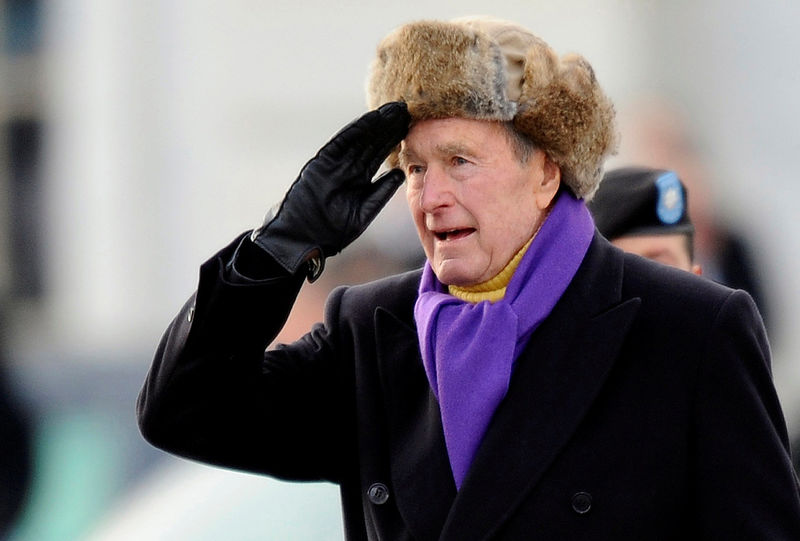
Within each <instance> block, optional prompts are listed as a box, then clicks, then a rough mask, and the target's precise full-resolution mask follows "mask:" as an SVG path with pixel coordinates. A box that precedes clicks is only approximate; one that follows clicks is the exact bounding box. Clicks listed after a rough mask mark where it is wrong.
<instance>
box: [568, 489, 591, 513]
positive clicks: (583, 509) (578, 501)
mask: <svg viewBox="0 0 800 541" xmlns="http://www.w3.org/2000/svg"><path fill="white" fill-rule="evenodd" d="M591 508H592V495H591V494H589V493H588V492H576V493H575V494H573V495H572V509H574V510H575V512H576V513H578V514H579V515H585V514H586V513H588V512H589V510H590V509H591Z"/></svg>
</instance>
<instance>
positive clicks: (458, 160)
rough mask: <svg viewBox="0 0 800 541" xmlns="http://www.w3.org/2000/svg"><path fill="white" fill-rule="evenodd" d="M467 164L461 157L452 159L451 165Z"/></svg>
mask: <svg viewBox="0 0 800 541" xmlns="http://www.w3.org/2000/svg"><path fill="white" fill-rule="evenodd" d="M468 163H469V161H468V160H466V159H464V158H462V157H461V156H455V157H453V165H466V164H468Z"/></svg>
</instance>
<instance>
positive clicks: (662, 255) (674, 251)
mask: <svg viewBox="0 0 800 541" xmlns="http://www.w3.org/2000/svg"><path fill="white" fill-rule="evenodd" d="M611 243H612V244H613V245H615V246H617V247H618V248H620V249H621V250H623V251H625V252H630V253H632V254H638V255H640V256H643V257H646V258H648V259H652V260H653V261H658V262H659V263H664V264H665V265H670V266H672V267H676V268H679V269H683V270H685V271H689V272H693V273H695V274H701V272H700V267H699V266H698V265H693V264H692V258H691V257H690V255H689V250H688V247H687V240H686V236H685V235H681V234H676V235H641V236H639V235H637V236H630V237H617V238H616V239H613V240H612V241H611Z"/></svg>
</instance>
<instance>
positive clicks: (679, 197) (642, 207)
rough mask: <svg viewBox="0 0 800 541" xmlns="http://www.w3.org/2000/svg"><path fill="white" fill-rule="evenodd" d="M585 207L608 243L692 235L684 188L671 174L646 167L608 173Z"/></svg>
mask: <svg viewBox="0 0 800 541" xmlns="http://www.w3.org/2000/svg"><path fill="white" fill-rule="evenodd" d="M588 206H589V210H590V211H591V212H592V215H593V216H594V223H595V225H596V226H597V229H598V230H599V231H600V233H601V234H602V235H603V236H604V237H606V238H607V239H611V240H613V239H615V238H618V237H625V236H634V235H665V234H676V233H683V234H692V233H694V226H693V225H692V222H691V221H690V220H689V213H688V206H687V199H686V187H685V186H684V185H683V182H681V180H680V179H679V178H678V175H677V174H675V172H673V171H668V170H664V169H650V168H646V167H624V168H620V169H613V170H611V171H608V172H607V173H606V174H605V176H604V177H603V180H602V181H601V182H600V188H599V189H598V190H597V193H595V195H594V198H593V199H592V200H591V201H590V202H589V203H588Z"/></svg>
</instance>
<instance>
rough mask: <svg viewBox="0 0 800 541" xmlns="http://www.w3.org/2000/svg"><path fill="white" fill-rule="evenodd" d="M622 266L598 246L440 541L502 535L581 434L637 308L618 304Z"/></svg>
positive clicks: (494, 429) (515, 387)
mask: <svg viewBox="0 0 800 541" xmlns="http://www.w3.org/2000/svg"><path fill="white" fill-rule="evenodd" d="M621 267H622V259H621V254H620V253H618V252H617V251H615V250H613V249H611V248H610V247H609V246H608V245H607V244H606V243H604V241H599V240H598V239H595V241H594V242H593V244H592V247H591V248H590V250H589V253H588V254H587V257H586V259H585V260H584V263H583V264H582V266H581V268H580V269H579V271H578V274H577V275H576V277H575V279H573V282H572V283H571V284H570V287H569V288H568V289H567V291H566V292H565V294H564V296H563V297H562V299H561V300H560V301H559V303H558V304H557V305H556V308H555V309H554V310H553V313H552V314H551V315H550V317H548V319H547V320H546V321H545V322H544V323H543V324H542V326H541V327H540V328H539V329H537V330H536V332H534V334H533V336H532V337H531V340H530V342H529V344H528V346H527V347H526V349H525V351H524V352H523V354H522V355H521V356H520V358H519V359H518V360H517V364H516V366H515V369H514V374H513V376H512V378H511V385H510V386H509V389H508V393H507V395H506V398H505V399H504V400H503V402H502V403H501V404H500V406H499V407H498V409H497V411H496V412H495V416H494V418H493V420H492V422H491V424H490V425H489V429H488V430H487V433H486V436H485V437H484V440H483V443H482V444H481V446H480V448H479V449H478V452H477V454H476V457H475V459H474V461H473V464H472V466H471V468H470V470H469V472H468V473H467V477H466V478H465V480H464V484H463V485H462V487H461V490H460V491H459V492H458V495H457V497H456V500H455V502H454V503H453V506H452V508H451V510H450V513H449V516H448V518H447V522H446V524H445V527H444V530H443V532H442V536H441V539H451V540H456V539H457V540H459V541H461V540H466V539H485V538H487V537H488V536H490V535H491V534H492V533H493V532H495V531H497V529H498V528H499V527H500V526H501V525H502V523H503V521H504V520H505V519H506V518H507V517H509V516H510V515H511V514H513V512H514V510H515V508H516V507H517V505H519V503H520V502H521V501H522V500H523V499H524V497H525V495H526V494H527V493H528V492H529V491H530V490H532V489H533V488H534V487H535V485H536V484H537V482H538V481H539V480H540V479H541V477H542V475H543V474H544V472H545V471H546V470H547V468H548V467H549V465H550V464H551V463H552V461H553V460H554V459H555V457H556V456H557V455H558V453H559V451H560V450H561V449H562V448H563V446H564V445H566V443H567V441H568V440H569V438H570V436H571V435H572V434H573V433H574V431H575V430H576V429H577V427H578V425H579V423H580V421H581V420H582V419H583V417H584V415H585V414H586V412H587V411H588V409H589V407H590V405H591V403H592V402H593V400H594V399H595V397H596V396H597V394H598V393H599V391H600V389H601V388H602V386H603V384H604V382H605V379H606V376H607V374H608V373H609V371H610V370H611V367H612V365H613V363H614V360H615V358H616V357H617V354H618V351H619V348H620V347H621V344H622V342H623V339H624V337H625V335H626V333H627V329H628V327H629V325H630V323H631V321H632V320H633V317H634V315H635V314H636V311H637V310H638V306H639V303H640V301H639V299H630V300H628V301H626V302H622V303H620V290H619V288H620V284H621Z"/></svg>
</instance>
